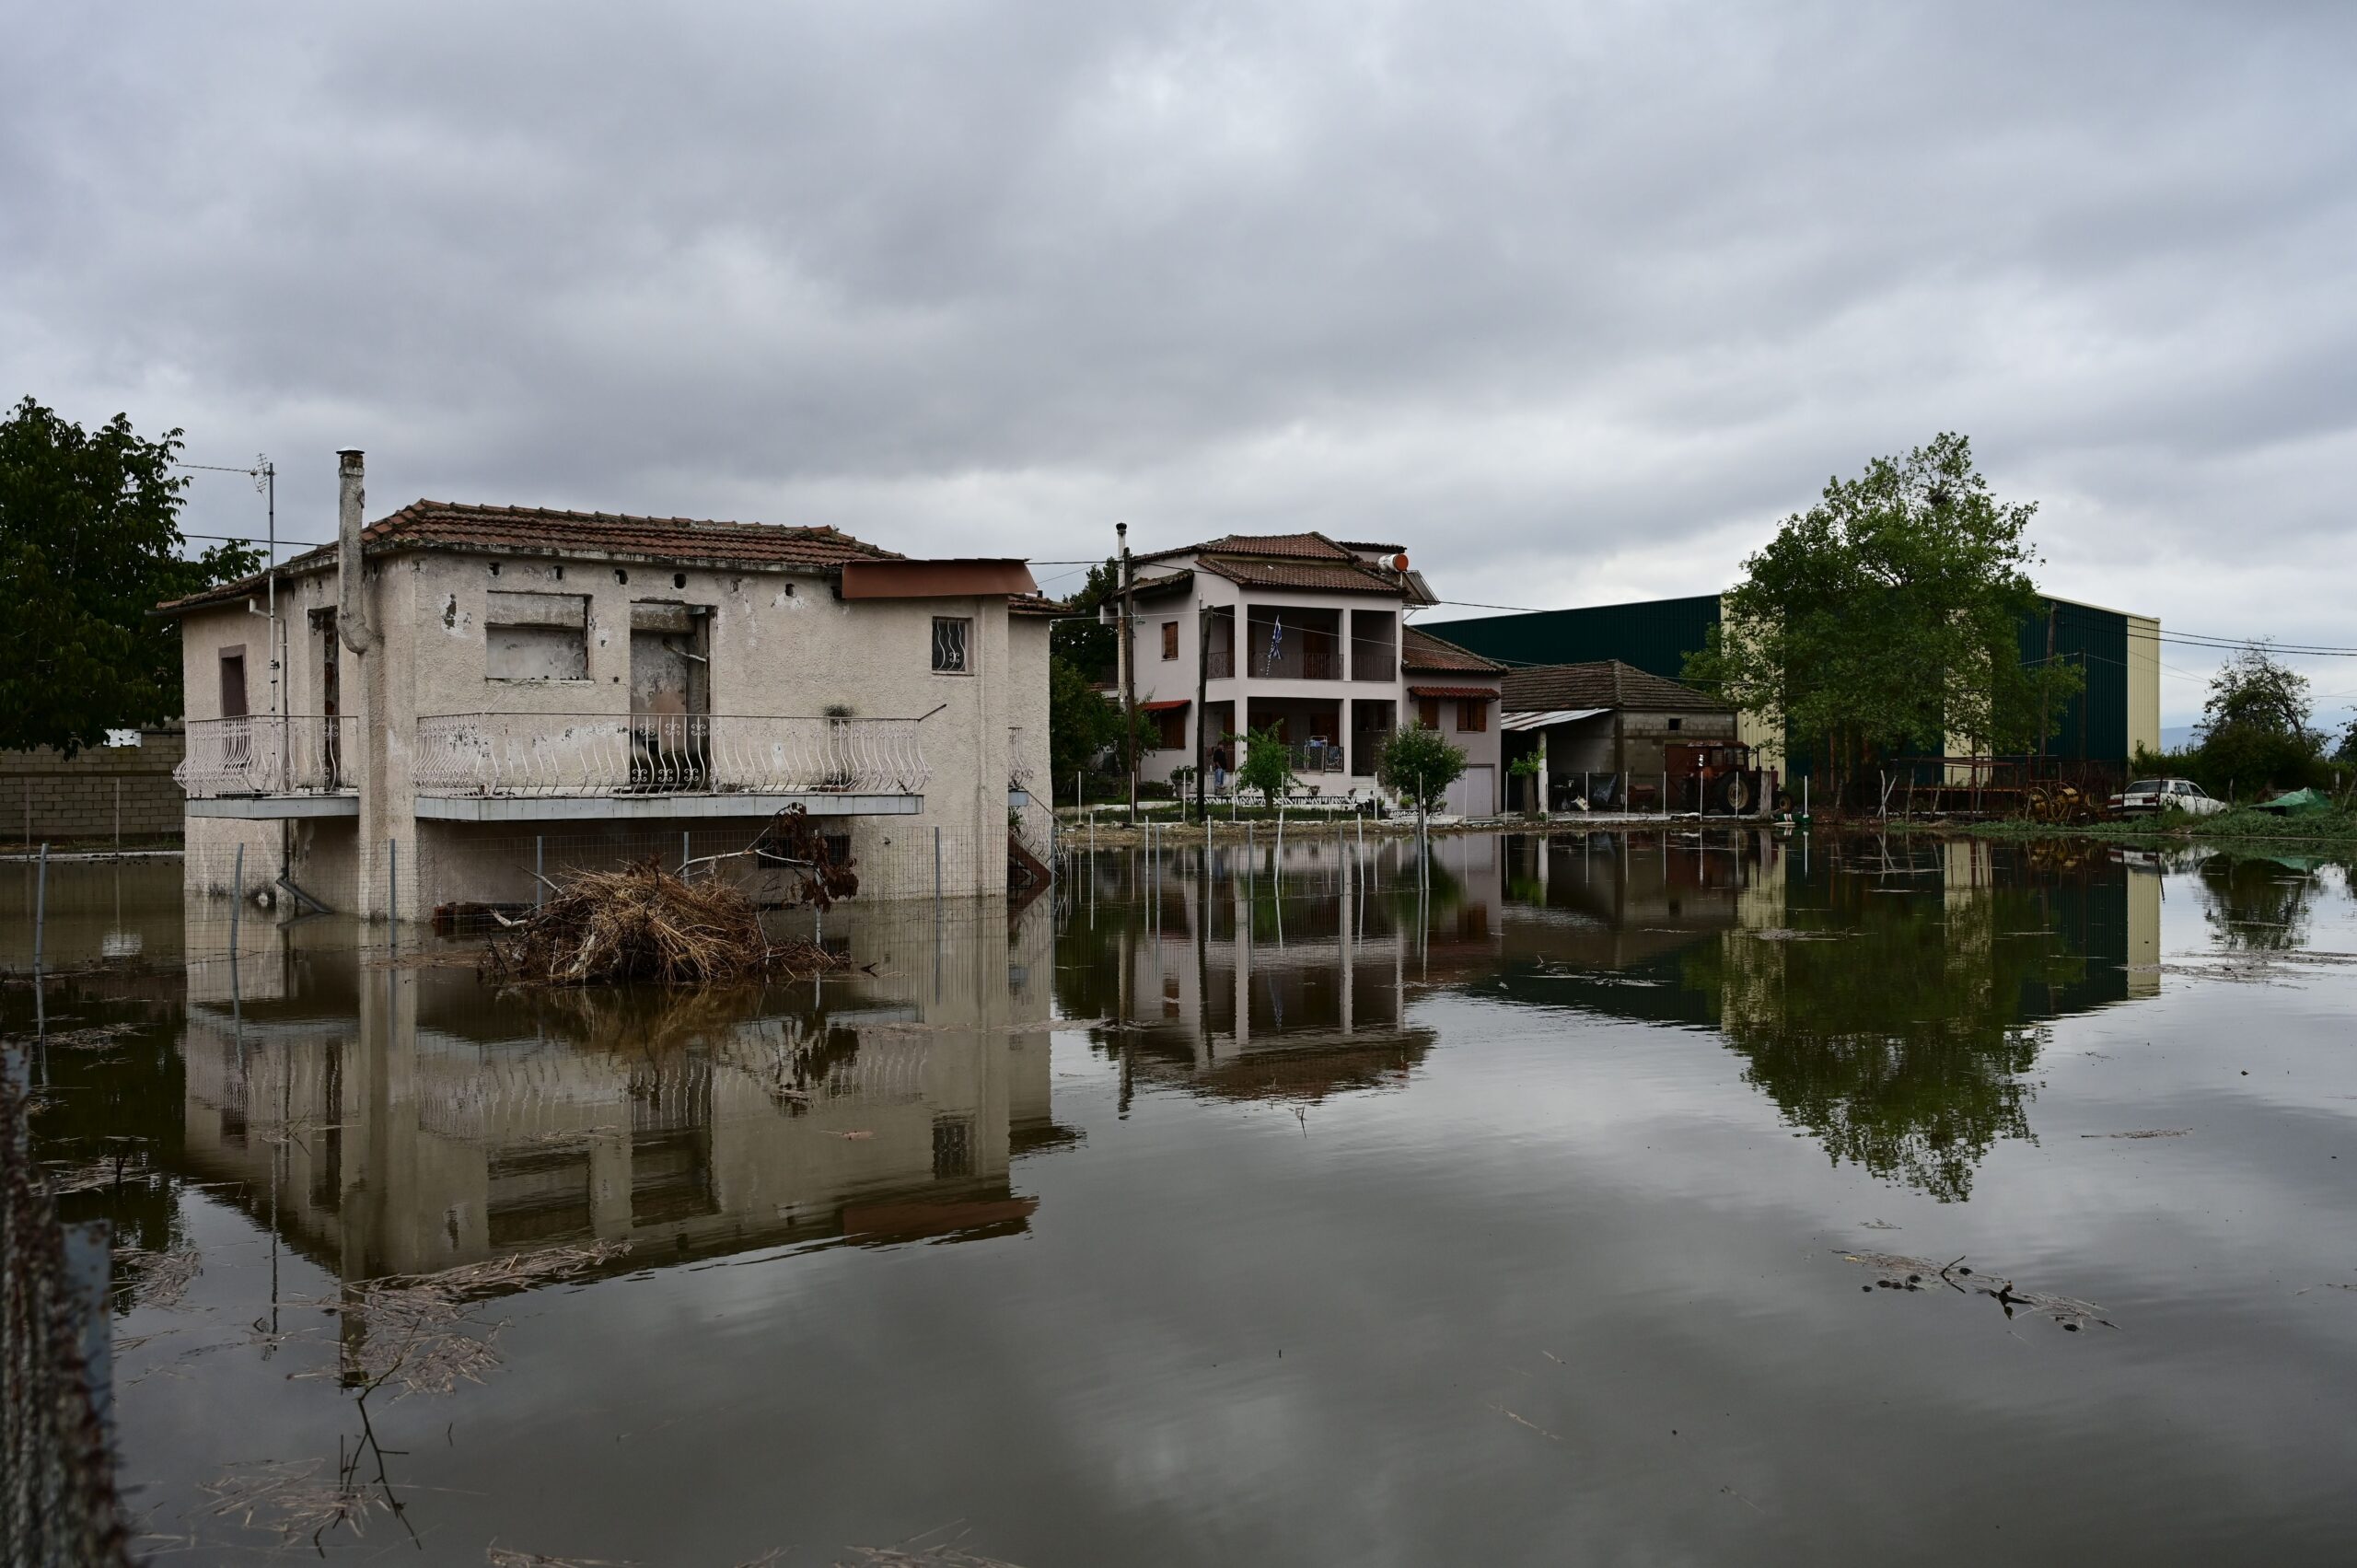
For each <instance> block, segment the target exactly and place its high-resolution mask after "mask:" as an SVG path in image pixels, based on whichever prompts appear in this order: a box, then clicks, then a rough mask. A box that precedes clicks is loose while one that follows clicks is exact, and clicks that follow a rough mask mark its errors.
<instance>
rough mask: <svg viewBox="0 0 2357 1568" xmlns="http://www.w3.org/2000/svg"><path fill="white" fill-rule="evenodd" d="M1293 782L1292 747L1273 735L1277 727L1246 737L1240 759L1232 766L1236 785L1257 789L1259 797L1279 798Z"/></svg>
mask: <svg viewBox="0 0 2357 1568" xmlns="http://www.w3.org/2000/svg"><path fill="white" fill-rule="evenodd" d="M1293 785H1294V776H1293V748H1292V747H1290V746H1288V745H1286V744H1285V743H1284V742H1283V741H1282V740H1280V739H1278V738H1277V726H1274V725H1271V726H1269V727H1268V728H1266V729H1256V730H1254V731H1252V732H1251V733H1250V734H1249V735H1248V736H1246V737H1245V739H1244V760H1243V761H1242V762H1240V763H1238V764H1237V769H1236V786H1237V788H1238V789H1257V790H1259V791H1260V798H1261V799H1263V800H1280V799H1283V797H1284V796H1285V795H1287V794H1288V793H1289V792H1290V791H1291V790H1292V789H1293Z"/></svg>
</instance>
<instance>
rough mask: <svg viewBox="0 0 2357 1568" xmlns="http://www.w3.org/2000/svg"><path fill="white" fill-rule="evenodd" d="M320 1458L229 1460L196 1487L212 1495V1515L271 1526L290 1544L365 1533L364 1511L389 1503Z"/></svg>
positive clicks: (248, 1524) (249, 1524)
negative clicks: (336, 1533) (338, 1532)
mask: <svg viewBox="0 0 2357 1568" xmlns="http://www.w3.org/2000/svg"><path fill="white" fill-rule="evenodd" d="M326 1469H327V1461H326V1460H324V1459H271V1460H264V1461H261V1462H259V1463H255V1464H246V1465H232V1466H230V1467H229V1469H226V1470H225V1471H223V1472H222V1473H221V1475H220V1476H219V1477H217V1478H216V1479H215V1480H213V1481H203V1482H200V1483H199V1486H198V1490H199V1491H201V1492H203V1493H205V1495H207V1496H208V1497H210V1498H212V1499H213V1508H212V1513H213V1516H214V1517H215V1518H224V1517H226V1516H230V1515H235V1516H237V1519H238V1524H240V1525H242V1526H244V1527H247V1528H249V1529H252V1528H255V1527H260V1528H262V1529H267V1530H272V1531H274V1532H275V1533H276V1534H277V1535H278V1537H279V1538H280V1539H282V1540H284V1542H285V1543H286V1544H287V1545H289V1546H292V1545H293V1544H295V1543H296V1541H299V1540H303V1539H308V1540H309V1541H310V1542H311V1544H312V1545H313V1546H314V1547H317V1546H319V1543H320V1541H321V1540H322V1539H324V1538H325V1537H326V1535H327V1533H328V1532H329V1531H330V1530H333V1529H336V1528H339V1527H350V1528H351V1530H352V1533H353V1534H354V1535H355V1536H362V1535H366V1534H367V1530H368V1517H369V1516H370V1515H371V1514H373V1513H375V1512H376V1511H377V1509H379V1508H389V1507H390V1506H391V1504H389V1502H388V1501H386V1500H385V1499H383V1498H380V1497H379V1496H378V1495H377V1493H374V1492H371V1491H370V1490H369V1489H368V1488H366V1487H365V1486H357V1485H354V1484H352V1481H351V1478H350V1477H348V1476H346V1475H345V1474H344V1473H343V1467H341V1466H339V1467H338V1468H337V1470H336V1473H335V1474H334V1476H333V1477H332V1478H329V1477H327V1476H326V1475H325V1474H324V1473H323V1472H325V1471H326Z"/></svg>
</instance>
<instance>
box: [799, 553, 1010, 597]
mask: <svg viewBox="0 0 2357 1568" xmlns="http://www.w3.org/2000/svg"><path fill="white" fill-rule="evenodd" d="M1038 592H1039V584H1037V583H1035V582H1033V581H1032V580H1031V568H1029V567H1028V566H1026V565H1025V564H1024V563H1022V562H1020V561H847V562H845V563H843V567H842V596H843V598H978V597H981V596H983V595H996V594H1036V593H1038Z"/></svg>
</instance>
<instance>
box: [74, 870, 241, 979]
mask: <svg viewBox="0 0 2357 1568" xmlns="http://www.w3.org/2000/svg"><path fill="white" fill-rule="evenodd" d="M42 848H43V850H44V851H46V849H47V848H48V846H47V845H45V844H44V845H43V846H42ZM245 902H246V846H245V845H243V844H239V845H238V858H237V861H236V863H235V866H234V868H233V869H232V870H231V871H230V873H229V961H230V962H231V963H233V964H234V963H236V962H237V961H238V916H239V915H240V914H241V913H243V912H244V906H245Z"/></svg>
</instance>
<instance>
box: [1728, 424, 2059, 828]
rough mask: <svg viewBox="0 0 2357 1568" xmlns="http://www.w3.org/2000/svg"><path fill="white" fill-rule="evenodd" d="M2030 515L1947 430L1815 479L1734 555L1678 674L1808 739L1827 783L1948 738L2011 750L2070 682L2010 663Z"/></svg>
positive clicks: (2046, 668)
mask: <svg viewBox="0 0 2357 1568" xmlns="http://www.w3.org/2000/svg"><path fill="white" fill-rule="evenodd" d="M2036 512H2037V505H2036V504H2035V503H2031V502H2016V503H2011V504H2008V503H2004V502H2001V501H1999V500H1998V499H1997V498H1996V496H1995V495H1993V494H1991V491H1990V489H1989V484H1988V482H1987V481H1986V480H1984V479H1982V478H1981V476H1980V473H1979V472H1978V471H1977V470H1975V469H1974V468H1973V464H1972V447H1971V443H1970V442H1968V440H1966V439H1965V437H1963V436H1956V435H1942V436H1937V437H1935V438H1934V439H1933V441H1932V443H1931V444H1930V445H1929V446H1926V447H1917V448H1916V449H1915V450H1913V451H1911V452H1910V453H1908V454H1907V455H1906V456H1905V457H1901V458H1877V459H1875V460H1874V461H1873V462H1871V463H1869V464H1867V465H1866V470H1865V471H1864V473H1862V474H1860V475H1859V476H1858V477H1857V478H1855V479H1833V480H1829V481H1828V482H1827V483H1826V486H1825V493H1824V494H1823V496H1822V497H1821V498H1820V499H1819V500H1818V502H1817V505H1814V506H1812V507H1810V508H1809V509H1808V510H1807V511H1805V512H1801V513H1796V514H1794V516H1792V517H1787V518H1786V519H1784V523H1783V526H1782V528H1780V529H1779V530H1778V532H1777V535H1776V537H1775V539H1774V540H1771V542H1770V543H1769V545H1768V547H1767V548H1766V549H1764V550H1762V551H1760V552H1759V553H1758V554H1756V555H1754V556H1752V557H1751V558H1750V559H1749V560H1747V561H1746V562H1745V563H1744V573H1745V575H1744V580H1743V581H1742V582H1741V583H1740V584H1739V585H1737V586H1736V588H1735V589H1734V590H1733V591H1731V592H1730V593H1728V594H1727V595H1726V598H1725V600H1724V624H1723V625H1722V626H1721V627H1720V628H1718V629H1717V630H1715V631H1713V633H1712V634H1711V637H1710V640H1709V643H1708V645H1707V646H1705V647H1704V648H1702V649H1701V651H1699V652H1697V653H1694V654H1692V655H1689V656H1688V659H1687V663H1686V668H1685V672H1684V673H1685V679H1687V680H1688V681H1689V682H1691V683H1693V684H1696V685H1700V686H1702V687H1704V688H1706V689H1713V690H1715V691H1718V692H1719V693H1720V694H1721V695H1722V696H1723V697H1724V699H1725V700H1726V701H1728V702H1729V703H1734V704H1735V705H1736V706H1737V707H1739V708H1743V709H1745V710H1747V711H1748V712H1750V713H1752V714H1756V715H1758V716H1759V718H1761V719H1763V720H1764V721H1766V722H1767V723H1768V724H1769V725H1771V726H1775V727H1787V726H1788V727H1789V728H1790V730H1791V731H1792V732H1793V733H1794V735H1795V736H1796V737H1798V738H1803V739H1805V741H1807V742H1808V743H1810V744H1819V743H1821V744H1822V745H1823V746H1824V748H1825V753H1826V756H1827V759H1828V761H1829V762H1830V763H1831V764H1832V767H1833V770H1834V772H1835V775H1836V778H1837V781H1838V780H1839V779H1840V777H1841V776H1843V775H1845V774H1846V773H1847V772H1849V771H1850V770H1851V769H1852V768H1853V767H1855V766H1856V765H1857V764H1858V763H1859V762H1861V761H1863V760H1864V758H1865V757H1866V756H1868V755H1869V754H1871V753H1872V752H1873V751H1875V750H1876V749H1888V750H1894V751H1915V752H1929V753H1933V754H1938V753H1942V752H1945V750H1946V749H1947V738H1948V737H1949V736H1950V735H1956V736H1959V737H1964V738H1968V740H1969V742H1970V743H1971V744H1972V745H1974V746H1975V747H1977V748H1979V749H1983V750H1987V751H1992V752H2009V751H2019V750H2023V749H2026V748H2027V747H2028V746H2029V745H2030V744H2031V743H2032V742H2034V741H2035V740H2036V739H2037V738H2038V730H2039V728H2040V726H2041V725H2042V724H2043V723H2044V722H2046V719H2045V715H2048V714H2052V713H2055V712H2058V711H2059V709H2060V707H2061V704H2062V703H2065V702H2067V701H2068V700H2069V699H2070V698H2071V697H2072V696H2073V695H2074V694H2075V693H2076V692H2077V691H2079V690H2080V688H2081V686H2082V685H2083V683H2084V682H2083V678H2082V675H2081V673H2080V672H2079V671H2078V670H2076V669H2074V668H2068V667H2067V666H2061V665H2046V664H2042V663H2041V664H2038V665H2025V664H2024V663H2023V662H2022V659H2021V656H2020V651H2019V650H2020V642H2019V638H2020V628H2021V626H2022V624H2023V622H2024V621H2027V620H2029V619H2031V618H2032V617H2034V616H2036V615H2037V614H2038V612H2039V606H2040V600H2039V598H2038V592H2037V590H2036V588H2035V587H2033V586H2032V584H2031V582H2030V578H2029V568H2030V567H2032V566H2033V565H2035V564H2037V561H2038V557H2037V554H2036V552H2034V551H2033V550H2032V549H2031V548H2030V545H2029V542H2028V538H2027V535H2028V530H2029V524H2030V519H2031V517H2033V516H2034V515H2035V514H2036Z"/></svg>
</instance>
